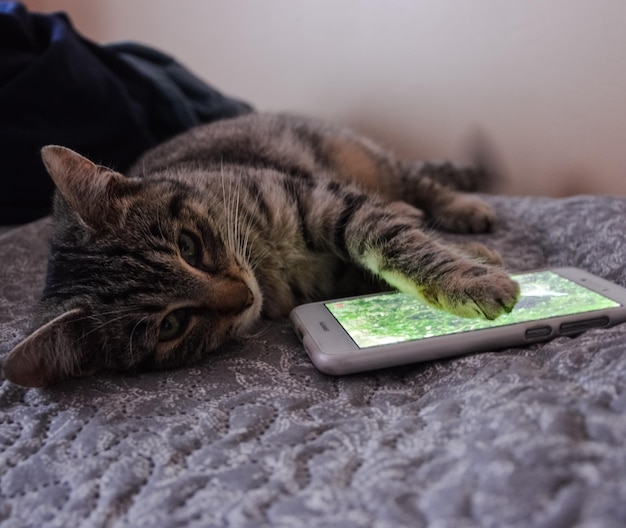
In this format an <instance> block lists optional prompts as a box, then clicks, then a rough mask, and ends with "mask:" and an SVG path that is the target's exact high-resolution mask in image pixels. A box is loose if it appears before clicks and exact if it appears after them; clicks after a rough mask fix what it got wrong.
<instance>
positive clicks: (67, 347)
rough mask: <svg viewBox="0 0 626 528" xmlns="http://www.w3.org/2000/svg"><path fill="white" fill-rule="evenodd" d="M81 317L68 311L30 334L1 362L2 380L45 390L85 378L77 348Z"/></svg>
mask: <svg viewBox="0 0 626 528" xmlns="http://www.w3.org/2000/svg"><path fill="white" fill-rule="evenodd" d="M84 317H85V315H84V313H83V311H82V310H80V309H74V310H70V311H68V312H65V313H64V314H62V315H60V316H58V317H56V318H55V319H53V320H52V321H50V322H48V323H46V324H45V325H43V326H42V327H41V328H39V329H38V330H36V331H35V332H33V333H32V334H31V335H30V336H29V337H27V338H26V339H24V341H22V342H21V343H20V344H19V345H17V346H16V347H15V348H14V349H13V350H12V351H11V352H10V353H9V355H8V357H7V358H6V359H5V360H4V362H3V364H2V370H3V372H4V377H5V378H6V379H8V380H9V381H11V382H13V383H16V384H17V385H22V386H24V387H44V386H46V385H52V384H53V383H58V382H60V381H63V380H65V379H68V378H71V377H76V376H80V375H83V374H86V373H87V372H85V366H84V365H83V362H84V359H83V358H81V357H80V355H79V350H78V347H77V346H76V339H77V336H79V335H80V334H81V332H80V330H79V328H81V327H82V325H81V322H82V320H83V319H84Z"/></svg>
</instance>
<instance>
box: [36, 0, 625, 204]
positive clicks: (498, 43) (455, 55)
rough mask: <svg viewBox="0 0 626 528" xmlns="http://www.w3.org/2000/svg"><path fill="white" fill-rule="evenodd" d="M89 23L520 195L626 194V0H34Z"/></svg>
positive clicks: (92, 30) (250, 95)
mask: <svg viewBox="0 0 626 528" xmlns="http://www.w3.org/2000/svg"><path fill="white" fill-rule="evenodd" d="M27 4H28V5H29V6H30V7H31V9H33V10H41V11H54V10H65V11H66V12H67V13H68V14H69V15H70V16H71V18H72V20H73V21H74V24H75V26H76V27H77V28H78V30H79V31H80V32H81V33H83V34H84V35H85V36H87V37H89V38H91V39H93V40H96V41H99V42H109V41H116V40H135V41H139V42H142V43H145V44H149V45H152V46H155V47H158V48H160V49H162V50H163V51H166V52H168V53H170V54H172V55H174V56H175V57H177V58H178V59H179V60H180V61H181V62H183V63H184V64H186V65H187V66H188V67H189V68H190V69H192V70H193V71H195V72H196V73H197V74H199V75H201V76H202V77H204V78H205V79H206V80H207V81H209V82H210V83H212V84H214V85H215V86H216V87H218V88H219V89H221V90H222V91H224V92H226V93H229V94H232V95H236V96H239V97H242V98H245V99H247V100H249V101H250V102H252V103H253V104H254V105H255V106H256V107H257V108H258V109H261V110H292V111H298V112H303V113H310V114H315V115H318V116H321V117H325V118H329V119H333V120H337V121H342V122H346V123H349V124H352V125H356V126H357V127H359V128H360V129H362V130H363V131H365V132H367V133H369V134H371V135H373V136H375V137H377V138H379V139H382V140H383V141H385V142H386V143H388V144H389V145H390V146H393V147H395V148H396V149H397V150H398V151H399V152H400V153H401V154H403V155H405V156H412V157H420V158H422V157H426V158H443V157H446V158H457V159H463V158H467V157H468V155H469V154H468V153H469V149H468V142H470V138H471V137H472V135H473V133H474V132H475V131H476V130H477V129H481V130H482V131H483V132H484V133H485V134H486V135H487V136H488V137H489V138H490V139H491V142H492V143H493V144H494V146H495V147H496V150H497V152H498V154H499V159H500V163H501V166H502V167H503V168H504V169H505V172H506V174H507V176H508V179H509V183H508V187H507V191H508V192H514V193H524V194H550V195H563V194H572V193H578V192H609V193H619V194H626V29H625V27H626V26H625V23H626V2H624V1H623V0H549V1H546V0H525V1H517V0H472V1H470V0H315V1H314V0H298V1H295V0H214V1H208V0H181V1H178V2H172V1H171V0H167V1H166V0H89V1H85V0H57V1H55V0H32V1H29V2H27Z"/></svg>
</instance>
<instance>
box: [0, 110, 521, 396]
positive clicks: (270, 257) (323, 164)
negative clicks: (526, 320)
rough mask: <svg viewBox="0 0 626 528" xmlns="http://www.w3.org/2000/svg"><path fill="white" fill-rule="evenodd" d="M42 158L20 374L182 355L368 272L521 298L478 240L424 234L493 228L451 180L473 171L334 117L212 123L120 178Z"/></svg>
mask: <svg viewBox="0 0 626 528" xmlns="http://www.w3.org/2000/svg"><path fill="white" fill-rule="evenodd" d="M43 158H44V162H45V163H46V166H47V168H48V171H49V172H50V174H51V176H52V177H53V179H54V180H55V183H56V185H57V188H58V190H59V192H58V195H57V198H56V201H55V214H54V219H55V224H54V233H53V236H52V241H51V255H50V261H49V268H48V277H47V285H46V289H45V291H44V296H43V299H42V301H41V303H40V306H39V310H38V314H39V315H38V320H37V321H36V327H38V330H36V331H35V332H34V333H33V334H32V335H31V336H30V337H29V338H27V339H26V340H25V341H24V342H22V343H21V344H20V345H18V346H17V347H16V349H15V350H14V351H13V352H12V353H11V355H10V356H9V358H8V359H7V361H6V362H5V365H4V370H5V374H6V376H7V377H8V378H9V379H12V380H13V381H15V382H17V383H21V384H24V385H43V384H47V383H51V382H55V381H58V380H60V379H64V378H67V377H70V376H77V375H84V374H86V373H90V372H94V371H97V370H101V369H115V370H129V369H130V370H137V369H140V368H164V367H171V366H176V365H181V364H185V363H190V362H193V361H196V360H198V359H200V358H202V357H204V356H206V355H207V354H208V353H210V351H211V350H214V349H215V348H216V347H218V346H219V345H220V344H222V343H223V342H224V341H225V340H227V339H228V338H229V337H232V336H236V335H240V334H242V333H244V332H245V331H246V329H248V328H249V327H250V326H251V325H252V324H253V323H254V322H255V321H256V320H258V318H259V317H260V316H261V315H265V316H268V317H279V316H283V315H286V314H287V313H288V312H289V310H290V309H291V308H293V306H294V305H295V304H297V303H301V302H306V301H311V300H317V299H322V298H330V297H333V296H337V295H339V294H344V293H349V292H359V291H360V290H361V289H362V288H360V287H359V286H363V285H367V283H368V282H369V283H371V282H372V281H371V280H368V278H367V277H368V276H375V277H378V278H380V279H383V280H384V281H386V282H387V283H389V284H390V285H392V286H395V287H397V288H399V289H402V290H404V291H408V292H411V293H414V294H416V295H419V296H421V297H422V298H424V299H426V300H427V301H428V302H430V303H431V304H433V305H435V306H439V307H440V308H443V309H446V310H449V311H452V312H454V313H458V314H460V315H465V316H482V317H487V318H495V317H497V316H498V315H499V314H501V313H503V312H505V311H509V310H510V309H511V308H512V307H513V305H514V304H515V301H516V299H517V295H518V293H519V292H518V288H517V285H516V283H515V282H513V281H512V280H511V279H510V278H509V277H508V276H507V275H506V273H505V272H504V271H503V270H501V269H500V268H498V267H496V266H492V265H490V264H488V263H486V262H485V260H487V259H488V255H489V254H488V251H486V250H481V249H478V250H477V251H474V253H478V254H479V257H480V256H481V255H482V256H485V255H486V256H487V259H485V258H483V259H482V262H481V261H480V260H481V259H480V258H475V257H476V255H473V256H468V255H466V254H464V253H462V252H461V251H459V250H458V249H455V248H451V247H449V246H446V245H443V244H441V243H439V242H437V241H436V240H434V239H433V238H432V237H430V236H429V235H427V234H426V233H425V232H424V231H423V230H422V229H421V228H422V227H423V223H424V220H425V217H426V219H428V220H429V221H431V222H432V223H433V225H435V226H438V227H443V228H444V229H448V230H453V231H459V232H474V231H477V232H478V231H485V230H487V229H489V228H490V226H491V224H492V222H493V220H494V215H493V212H492V210H491V209H490V208H489V207H488V206H486V205H484V204H483V203H482V202H480V201H478V200H475V199H474V198H470V197H467V196H466V195H463V194H460V193H459V192H457V191H456V190H455V187H456V188H457V189H458V188H460V189H464V190H471V188H472V186H473V185H475V184H476V179H477V174H476V172H475V171H473V170H471V169H455V168H454V167H453V166H451V165H428V164H419V163H415V164H405V163H403V162H401V161H400V160H398V159H397V158H395V157H394V156H393V155H391V154H390V153H389V152H387V151H386V150H384V149H383V148H381V147H380V146H378V145H377V144H375V143H373V142H371V141H370V140H368V139H366V138H363V137H361V136H358V135H356V134H354V133H353V132H351V131H349V130H346V129H343V128H339V127H334V126H331V125H328V124H324V123H321V122H318V121H312V120H308V119H304V118H298V117H294V116H279V115H263V114H251V115H248V116H245V117H240V118H236V119H231V120H226V121H221V122H217V123H214V124H212V125H207V126H203V127H199V128H196V129H194V130H192V131H190V132H187V133H185V134H183V135H181V136H179V137H177V138H174V139H173V140H171V141H169V142H167V143H165V144H164V145H162V146H160V147H157V148H156V149H154V150H153V151H151V152H148V153H147V154H146V155H145V156H144V157H143V158H142V159H140V160H139V161H138V162H137V163H136V165H135V166H134V168H133V169H131V171H130V173H129V175H128V176H130V178H129V179H127V178H124V177H122V176H121V175H119V174H117V173H114V172H113V171H111V170H109V169H106V168H103V167H97V166H95V165H93V164H92V163H90V162H89V161H88V160H86V159H84V158H82V157H80V156H78V155H76V154H75V153H73V152H71V151H69V150H67V149H63V148H61V147H47V148H46V149H44V151H43ZM409 204H411V205H409ZM355 278H356V280H354V279H355Z"/></svg>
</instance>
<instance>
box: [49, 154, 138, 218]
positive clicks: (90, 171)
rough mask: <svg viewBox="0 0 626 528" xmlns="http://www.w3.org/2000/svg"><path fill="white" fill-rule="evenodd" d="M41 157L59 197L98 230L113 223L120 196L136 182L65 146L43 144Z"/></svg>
mask: <svg viewBox="0 0 626 528" xmlns="http://www.w3.org/2000/svg"><path fill="white" fill-rule="evenodd" d="M41 158H42V160H43V163H44V165H45V166H46V169H47V171H48V174H50V177H51V178H52V179H53V180H54V183H55V185H56V187H57V189H58V190H59V192H60V193H61V196H62V197H63V199H64V200H65V201H66V202H67V204H68V205H69V206H70V207H71V208H72V209H73V210H74V212H75V213H76V214H78V216H79V217H80V219H81V220H82V221H83V222H84V223H85V224H87V225H88V226H89V227H91V228H93V229H100V228H103V227H106V226H107V225H111V224H113V225H115V224H116V223H117V222H116V220H119V210H118V207H117V206H118V205H119V203H120V199H121V198H122V197H123V196H125V195H126V194H128V193H129V192H130V191H132V189H133V188H135V187H136V182H133V181H130V180H128V179H127V178H125V177H124V176H122V175H121V174H119V173H118V172H115V171H113V170H111V169H108V168H106V167H103V166H101V165H96V164H95V163H93V162H92V161H90V160H88V159H87V158H85V157H83V156H81V155H80V154H77V153H76V152H74V151H73V150H70V149H68V148H66V147H60V146H58V145H48V146H46V147H43V148H42V149H41Z"/></svg>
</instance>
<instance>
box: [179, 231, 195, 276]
mask: <svg viewBox="0 0 626 528" xmlns="http://www.w3.org/2000/svg"><path fill="white" fill-rule="evenodd" d="M178 250H179V251H180V256H181V257H183V259H184V260H185V262H187V264H189V265H190V266H193V267H194V268H195V267H197V266H198V264H199V263H200V241H199V240H198V238H197V237H196V236H195V235H192V234H191V233H189V232H187V231H183V232H182V233H181V234H180V235H179V236H178Z"/></svg>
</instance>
